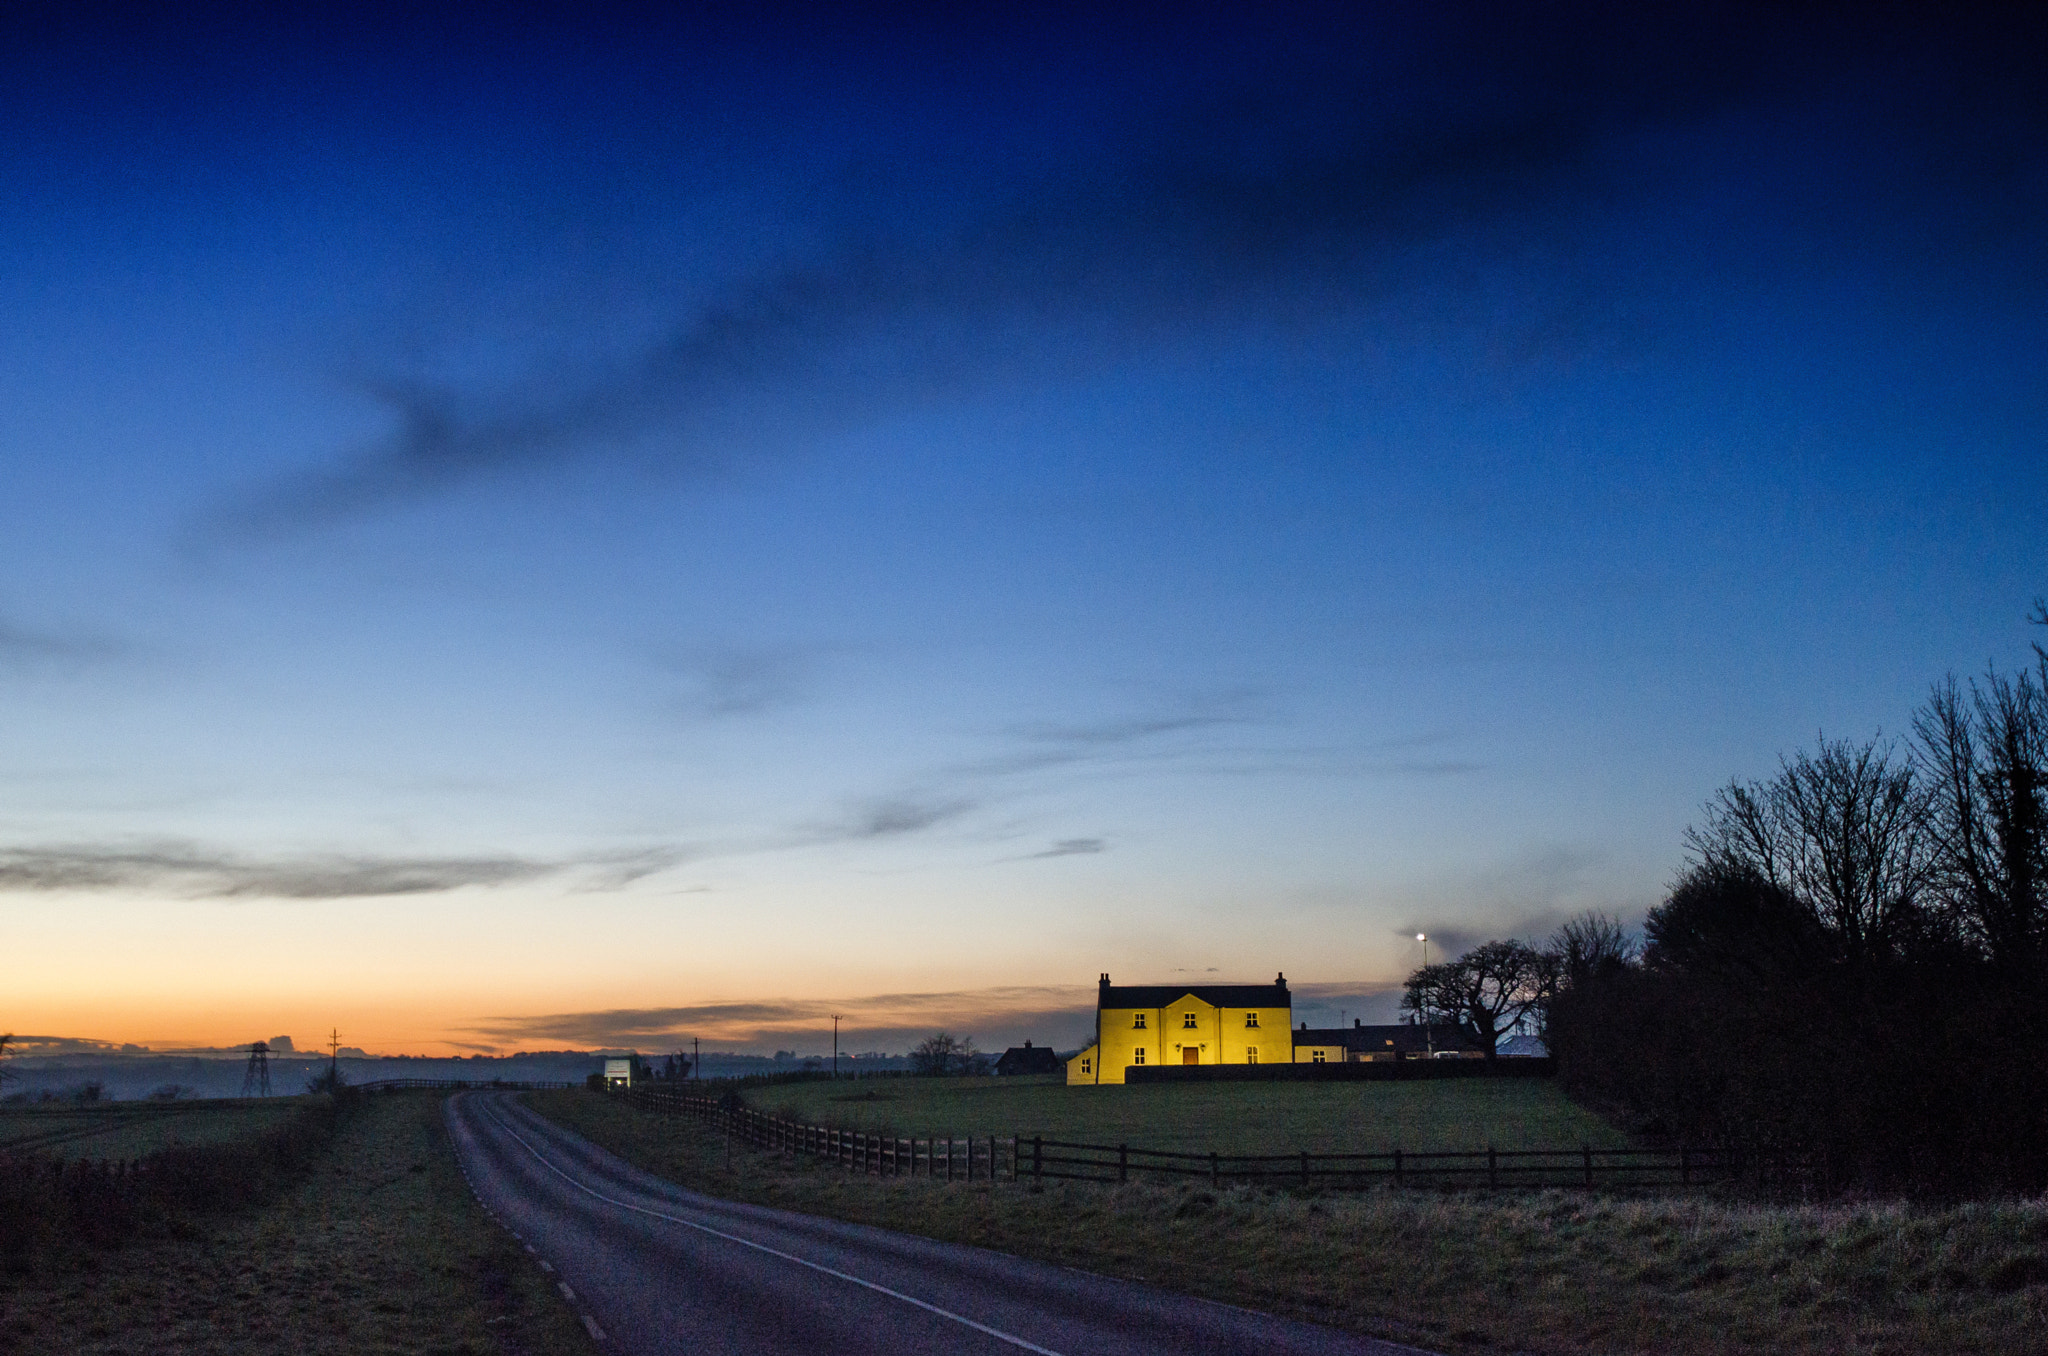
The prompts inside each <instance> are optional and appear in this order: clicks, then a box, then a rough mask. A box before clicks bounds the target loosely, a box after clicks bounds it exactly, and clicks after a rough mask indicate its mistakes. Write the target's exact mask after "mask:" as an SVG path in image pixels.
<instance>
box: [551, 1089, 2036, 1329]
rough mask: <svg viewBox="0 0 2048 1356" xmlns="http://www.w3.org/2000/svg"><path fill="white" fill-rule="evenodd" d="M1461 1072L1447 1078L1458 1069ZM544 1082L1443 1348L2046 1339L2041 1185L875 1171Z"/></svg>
mask: <svg viewBox="0 0 2048 1356" xmlns="http://www.w3.org/2000/svg"><path fill="white" fill-rule="evenodd" d="M1445 1086H1451V1085H1445ZM529 1100H530V1101H531V1102H532V1104H533V1105H534V1106H535V1107H536V1108H538V1109H539V1110H541V1111H542V1112H544V1113H545V1114H547V1115H549V1116H552V1117H554V1118H555V1119H556V1120H558V1121H560V1122H561V1123H563V1124H565V1125H568V1126H571V1127H573V1128H575V1129H577V1130H579V1131H581V1132H582V1133H584V1134H586V1135H588V1136H589V1137H590V1138H591V1139H593V1140H596V1141H597V1142H599V1143H601V1144H603V1145H605V1146H606V1147H608V1148H610V1149H612V1150H613V1151H614V1152H616V1153H619V1154H620V1155H622V1156H624V1157H626V1158H628V1159H630V1160H632V1161H634V1162H636V1163H639V1164H640V1165H641V1166H643V1167H645V1168H647V1169H649V1170H650V1171H653V1172H656V1173H659V1174H661V1175H662V1176H664V1177H668V1178H670V1179H671V1180H674V1181H677V1182H681V1183H683V1184H685V1185H689V1186H694V1187H697V1188H699V1189H701V1190H706V1191H711V1192H715V1193H718V1194H720V1195H725V1196H731V1197H735V1198H738V1199H744V1200H752V1201H758V1202H761V1203H763V1204H770V1205H778V1206H782V1207H785V1208H788V1209H794V1210H803V1211H808V1212H811V1213H815V1214H822V1215H829V1216H833V1217H836V1218H840V1219H849V1220H856V1221H860V1222H863V1223H869V1224H876V1225H881V1226H883V1227H886V1228H893V1229H902V1230H905V1231H908V1232H912V1233H919V1234H926V1235H929V1236H931V1237H935V1238H945V1239H951V1240H954V1241H958V1242H963V1243H971V1244H975V1245H977V1246H981V1247H988V1248H996V1249H1000V1250H1002V1251H1005V1252H1011V1253H1016V1254H1019V1255H1021V1256H1027V1257H1037V1258H1042V1259H1045V1260H1048V1261H1054V1262H1059V1263H1063V1264H1065V1265H1069V1266H1076V1267H1082V1268H1085V1269H1087V1270H1090V1271H1096V1272H1101V1273H1103V1274H1107V1275H1114V1276H1126V1277H1132V1278H1135V1279H1142V1280H1147V1281H1151V1282H1154V1283H1156V1284H1158V1285H1161V1286H1165V1287H1167V1288H1169V1289H1173V1290H1177V1291H1181V1292H1183V1293H1189V1294H1197V1295H1203V1296H1206V1297H1208V1298H1211V1299H1216V1300H1222V1301H1224V1302H1227V1303H1231V1304H1239V1305H1244V1306H1247V1307H1250V1308H1255V1309H1262V1310H1266V1311H1268V1312H1273V1313H1282V1314H1288V1315H1292V1316H1295V1317H1300V1318H1306V1319H1311V1320H1315V1321H1319V1322H1324V1323H1330V1324H1334V1325H1336V1326H1340V1327H1346V1328H1351V1329H1353V1330H1356V1331H1362V1332H1369V1333H1373V1334H1376V1335H1379V1336H1384V1337H1389V1338H1393V1339H1395V1340H1400V1341H1407V1342H1412V1343H1415V1344H1417V1345H1421V1346H1426V1347H1435V1348H1438V1349H1441V1350H1446V1351H1456V1352H1467V1351H1470V1352H1479V1351H1534V1352H1543V1353H1592V1352H1602V1353H1612V1352H1644V1353H1649V1352H1657V1353H1679V1354H1681V1356H1693V1354H1695V1353H1697V1354H1698V1356H1708V1354H1709V1353H1712V1354H1714V1356H1720V1354H1721V1353H1738V1352H1743V1353H1748V1352H1763V1353H1777V1354H1781V1356H1812V1354H1816V1353H1849V1352H1858V1353H1883V1354H1885V1356H1893V1354H1895V1356H1909V1354H1911V1356H1922V1354H1924V1353H1930V1352H1959V1353H1983V1354H1984V1356H2008V1354H2010V1356H2020V1354H2021V1353H2038V1352H2039V1351H2040V1350H2041V1349H2042V1336H2041V1334H2042V1333H2043V1332H2044V1331H2048V1326H2044V1325H2048V1204H2043V1203H2041V1202H2028V1203H2015V1204H2009V1205H1971V1206H1962V1207H1956V1208H1951V1209H1932V1208H1917V1207H1909V1206H1903V1205H1895V1204H1873V1205H1855V1206H1832V1207H1826V1208H1810V1209H1792V1208H1770V1207H1763V1206H1753V1205H1745V1204H1740V1203H1734V1202H1724V1201H1714V1200H1709V1199H1699V1198H1692V1199H1687V1198H1648V1199H1624V1198H1616V1197H1602V1196H1589V1195H1582V1194H1579V1193H1573V1192H1555V1191H1551V1192H1529V1193H1502V1194H1498V1195H1492V1194H1487V1193H1464V1194H1457V1195H1439V1194H1434V1193H1428V1192H1394V1191H1373V1192H1366V1193H1360V1194H1344V1195H1338V1194H1331V1195H1324V1196H1300V1195H1296V1194H1294V1193H1291V1192H1271V1191H1262V1190H1257V1189H1252V1188H1236V1189H1225V1190H1222V1191H1210V1190H1206V1189H1203V1188H1201V1187H1197V1186H1184V1187H1155V1186H1150V1185H1141V1184H1135V1183H1134V1184H1131V1185H1129V1186H1123V1187H1107V1186H1092V1185H1082V1184H1067V1185H1051V1184H1048V1185H1047V1186H1046V1187H1045V1188H1044V1189H1043V1190H1042V1191H1034V1190H1033V1189H1031V1188H1030V1187H1028V1186H1020V1185H1013V1184H1002V1185H998V1186H995V1187H991V1186H990V1185H989V1184H987V1183H985V1182H976V1183H973V1184H968V1183H964V1182H963V1183H955V1184H952V1185H947V1184H944V1183H934V1182H932V1181H930V1180H928V1179H921V1178H888V1179H881V1178H863V1177H853V1176H849V1175H847V1174H845V1173H843V1172H841V1171H839V1170H838V1169H836V1168H831V1167H827V1166H824V1165H818V1164H813V1163H811V1162H810V1161H808V1160H790V1159H783V1158H779V1157H777V1156H775V1155H772V1154H766V1153H759V1152H756V1151H752V1150H748V1149H745V1148H741V1147H735V1148H733V1150H732V1160H731V1161H732V1167H731V1168H730V1170H728V1169H727V1168H726V1166H725V1149H724V1146H723V1143H722V1141H721V1140H720V1139H719V1137H718V1136H717V1135H716V1134H715V1133H714V1132H711V1131H709V1130H707V1129H704V1128H702V1127H699V1126H696V1125H695V1124H693V1123H688V1122H683V1121H679V1120H668V1119H665V1118H662V1117H657V1116H654V1115H650V1114H647V1113H642V1112H636V1111H634V1110H632V1109H631V1108H630V1107H627V1106H624V1105H622V1104H620V1103H618V1102H616V1101H612V1100H608V1099H606V1098H603V1097H599V1096H594V1095H590V1094H586V1093H581V1092H573V1093H537V1094H531V1095H530V1098H529Z"/></svg>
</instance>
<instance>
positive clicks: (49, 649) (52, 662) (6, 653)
mask: <svg viewBox="0 0 2048 1356" xmlns="http://www.w3.org/2000/svg"><path fill="white" fill-rule="evenodd" d="M123 650H124V647H123V646H121V645H118V644H116V643H115V642H113V641H111V640H108V639H106V638H104V637H101V636H91V635H83V634H71V633H65V632H58V631H43V630H37V629H34V628H31V627H24V626H21V625H18V624H16V623H14V622H12V621H9V620H7V619H6V618H4V617H0V673H27V672H34V671H41V670H50V669H58V670H65V671H75V670H78V669H83V668H86V667H88V666H90V665H94V664H100V663H104V662H106V661H108V660H111V659H117V658H119V657H120V656H121V654H122V653H123Z"/></svg>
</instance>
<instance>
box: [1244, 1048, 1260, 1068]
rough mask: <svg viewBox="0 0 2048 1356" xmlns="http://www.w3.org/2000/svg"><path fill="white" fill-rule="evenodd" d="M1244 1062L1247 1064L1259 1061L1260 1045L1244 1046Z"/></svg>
mask: <svg viewBox="0 0 2048 1356" xmlns="http://www.w3.org/2000/svg"><path fill="white" fill-rule="evenodd" d="M1244 1062H1245V1063H1247V1064H1257V1063H1258V1062H1259V1047H1258V1046H1256V1045H1247V1046H1246V1047H1245V1048H1244Z"/></svg>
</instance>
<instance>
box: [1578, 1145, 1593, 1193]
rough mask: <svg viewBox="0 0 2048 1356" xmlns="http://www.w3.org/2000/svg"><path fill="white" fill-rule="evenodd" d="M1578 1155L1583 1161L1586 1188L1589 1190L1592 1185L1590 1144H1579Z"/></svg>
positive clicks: (1591, 1148)
mask: <svg viewBox="0 0 2048 1356" xmlns="http://www.w3.org/2000/svg"><path fill="white" fill-rule="evenodd" d="M1579 1153H1580V1155H1581V1156H1583V1158H1584V1159H1585V1163H1586V1186H1587V1187H1588V1188H1589V1189H1590V1188H1591V1187H1592V1185H1593V1146H1592V1145H1590V1144H1581V1145H1580V1146H1579Z"/></svg>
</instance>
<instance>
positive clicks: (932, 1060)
mask: <svg viewBox="0 0 2048 1356" xmlns="http://www.w3.org/2000/svg"><path fill="white" fill-rule="evenodd" d="M980 1062H981V1052H980V1051H978V1050H976V1049H975V1048H974V1040H973V1038H972V1037H970V1036H955V1035H953V1034H952V1033H951V1032H947V1031H941V1032H939V1033H937V1034H936V1035H932V1036H927V1037H926V1038H925V1039H924V1040H922V1041H920V1042H918V1044H917V1047H916V1048H915V1049H913V1050H912V1051H911V1052H910V1067H911V1070H912V1072H914V1073H920V1074H930V1075H933V1076H935V1077H940V1078H944V1077H946V1076H948V1075H952V1074H968V1073H973V1072H974V1071H975V1068H976V1067H977V1065H978V1064H979V1063H980Z"/></svg>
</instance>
